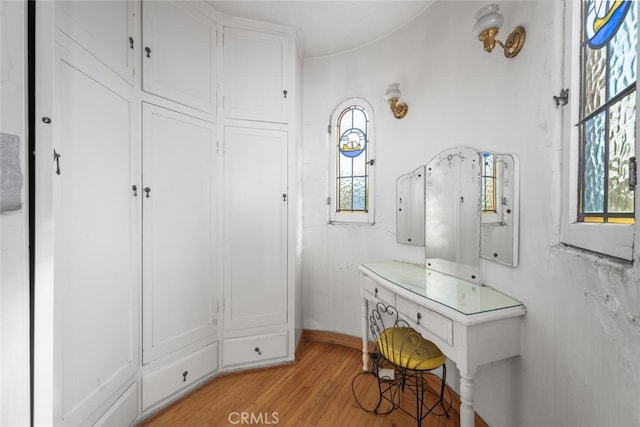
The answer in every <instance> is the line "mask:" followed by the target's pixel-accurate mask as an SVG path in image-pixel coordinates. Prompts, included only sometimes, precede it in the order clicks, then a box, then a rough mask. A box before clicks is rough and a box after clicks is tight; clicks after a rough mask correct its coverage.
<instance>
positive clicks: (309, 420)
mask: <svg viewBox="0 0 640 427" xmlns="http://www.w3.org/2000/svg"><path fill="white" fill-rule="evenodd" d="M301 353H302V354H301V355H300V357H299V360H298V361H297V363H294V364H290V365H286V366H279V367H273V368H264V369H258V370H252V371H245V372H239V373H231V374H225V375H222V376H220V377H217V378H215V379H214V380H213V381H211V382H210V383H209V384H207V385H205V386H203V387H201V388H200V389H198V390H196V391H194V392H193V393H191V394H189V395H188V396H186V397H184V398H183V399H181V400H180V401H178V402H177V403H175V404H174V405H172V406H170V407H168V408H167V409H165V410H164V411H162V412H160V413H158V414H157V415H155V416H153V417H152V418H150V419H148V420H146V421H145V422H144V424H143V426H146V427H169V426H170V427H178V426H180V427H183V426H184V427H200V426H212V427H222V426H248V425H263V426H264V425H270V426H275V425H277V426H295V427H306V426H317V427H325V426H326V427H342V426H349V427H360V426H363V427H364V426H366V427H405V426H406V427H412V426H415V425H416V422H415V420H413V419H412V418H411V417H409V416H408V415H406V414H404V413H403V412H401V411H398V410H396V411H394V412H392V413H391V414H389V415H384V416H381V415H374V414H371V413H367V412H365V411H364V410H362V409H361V408H360V407H359V406H358V404H357V403H356V400H355V399H354V396H353V392H352V380H353V378H354V377H356V376H357V375H358V374H359V373H360V372H361V370H362V353H361V351H360V350H356V349H354V348H349V347H346V346H343V345H339V344H335V343H327V342H318V341H305V343H304V347H303V350H302V352H301ZM355 389H356V392H357V394H358V396H359V399H360V401H361V402H362V403H363V404H364V405H365V406H366V405H367V404H368V403H369V402H371V401H372V399H374V398H375V397H376V394H377V385H376V382H375V377H373V376H372V375H361V376H358V379H357V380H356V381H355ZM456 398H457V396H454V408H452V409H451V412H450V417H449V418H447V417H437V416H432V415H430V416H428V417H427V418H426V419H425V421H424V422H423V426H424V427H457V426H459V422H458V420H459V415H458V412H457V411H456V409H455V405H456ZM458 402H459V400H458ZM458 404H459V403H458ZM243 414H244V415H243ZM243 416H244V417H245V418H244V422H243V419H242V417H243ZM476 426H486V424H485V423H484V422H483V421H482V420H481V419H480V418H479V417H476Z"/></svg>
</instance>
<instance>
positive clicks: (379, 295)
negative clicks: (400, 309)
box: [362, 276, 396, 305]
mask: <svg viewBox="0 0 640 427" xmlns="http://www.w3.org/2000/svg"><path fill="white" fill-rule="evenodd" d="M362 280H363V281H364V297H365V298H366V299H368V300H369V301H373V302H378V301H382V302H384V303H385V304H388V305H395V304H396V294H395V293H393V292H391V291H390V290H389V289H387V288H385V287H384V286H381V285H380V284H378V283H376V282H374V281H373V280H371V279H370V278H369V277H367V276H363V279H362Z"/></svg>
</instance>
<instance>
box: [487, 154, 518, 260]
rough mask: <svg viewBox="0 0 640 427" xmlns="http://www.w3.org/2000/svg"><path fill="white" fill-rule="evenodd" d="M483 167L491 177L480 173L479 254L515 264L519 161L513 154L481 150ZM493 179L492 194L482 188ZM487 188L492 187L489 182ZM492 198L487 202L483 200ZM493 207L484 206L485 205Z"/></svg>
mask: <svg viewBox="0 0 640 427" xmlns="http://www.w3.org/2000/svg"><path fill="white" fill-rule="evenodd" d="M481 160H482V162H483V170H484V168H485V167H487V168H488V169H493V171H494V173H493V178H489V177H487V176H486V175H487V174H485V173H483V178H482V180H483V185H482V189H483V194H482V197H483V199H482V206H483V212H482V220H481V223H482V225H481V231H480V235H481V237H480V239H481V244H480V256H481V257H482V258H486V259H488V260H491V261H495V262H498V263H500V264H504V265H508V266H511V267H517V266H518V246H519V230H520V227H519V222H520V182H519V181H520V160H519V158H518V156H516V155H515V154H492V153H487V152H484V153H482V156H481ZM491 179H493V180H495V186H494V188H495V193H492V192H491V191H489V192H487V191H484V190H485V189H486V188H487V181H490V180H491ZM488 187H490V188H491V187H492V185H491V184H489V185H488ZM489 197H492V198H493V199H494V200H492V201H491V202H490V203H486V201H485V199H486V198H489ZM487 207H488V208H493V209H485V208H487Z"/></svg>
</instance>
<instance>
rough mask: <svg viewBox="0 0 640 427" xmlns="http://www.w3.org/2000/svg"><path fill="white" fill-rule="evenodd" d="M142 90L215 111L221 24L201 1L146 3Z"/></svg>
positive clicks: (213, 112) (204, 109)
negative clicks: (218, 44)
mask: <svg viewBox="0 0 640 427" xmlns="http://www.w3.org/2000/svg"><path fill="white" fill-rule="evenodd" d="M142 28H143V33H142V46H143V49H142V89H143V90H144V91H146V92H149V93H152V94H154V95H158V96H161V97H164V98H167V99H170V100H173V101H176V102H179V103H181V104H184V105H187V106H190V107H193V108H197V109H199V110H203V111H207V112H210V113H212V114H215V113H216V105H217V104H216V91H217V86H216V80H217V47H216V38H217V22H216V21H215V20H214V19H213V18H212V17H211V16H210V14H209V15H206V14H205V12H204V10H203V8H202V7H198V3H195V2H186V1H168V0H163V1H154V0H150V1H143V2H142Z"/></svg>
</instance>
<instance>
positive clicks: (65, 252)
mask: <svg viewBox="0 0 640 427" xmlns="http://www.w3.org/2000/svg"><path fill="white" fill-rule="evenodd" d="M54 76H55V79H54V83H53V89H54V92H55V93H57V94H58V95H57V98H56V102H55V103H54V105H53V110H51V113H52V114H51V116H48V117H49V118H50V119H51V120H52V124H54V125H55V127H54V138H53V143H54V150H55V152H54V151H52V153H51V154H52V155H51V157H49V159H53V160H54V162H53V164H52V165H50V164H49V163H50V161H48V162H47V166H52V169H50V172H51V174H52V202H53V203H52V217H53V218H54V221H53V223H52V225H53V230H52V231H53V253H52V256H53V265H52V267H53V283H54V296H53V304H54V307H53V324H54V329H53V334H54V335H53V340H54V349H55V353H54V355H53V363H54V368H53V369H54V371H55V372H57V373H58V374H59V377H58V378H57V380H58V381H57V382H56V383H54V393H55V394H56V395H57V397H58V398H59V399H60V406H61V407H60V415H61V419H62V425H65V426H66V425H69V426H74V425H81V424H83V423H85V422H86V420H87V419H91V417H92V416H94V414H95V413H96V411H99V410H100V408H101V407H102V406H103V404H104V402H105V401H109V400H112V401H113V400H115V398H117V397H118V394H119V393H124V392H125V391H126V390H129V389H130V387H133V388H134V389H135V388H136V385H135V378H136V373H137V370H138V366H139V359H138V348H139V345H138V337H139V320H138V313H139V309H138V305H139V298H138V295H139V280H138V279H139V256H138V254H139V251H140V241H139V235H140V227H139V223H140V221H139V215H140V203H139V199H137V198H136V197H135V196H134V194H133V193H132V192H131V190H130V188H131V183H132V182H136V181H137V179H138V178H137V176H136V175H137V174H138V172H139V170H140V168H139V165H138V166H136V163H137V160H138V159H137V153H136V146H137V141H136V135H135V127H134V126H133V123H132V117H133V116H134V109H135V108H136V106H135V102H134V100H133V97H132V96H131V87H130V86H129V85H128V84H127V83H126V82H125V81H123V80H122V79H120V78H119V77H118V76H116V75H114V74H112V73H110V72H108V71H106V70H105V69H104V68H103V67H102V66H101V64H99V63H97V61H95V60H94V58H91V57H90V56H89V55H86V54H84V53H83V52H77V53H75V54H74V53H72V52H70V51H69V50H67V49H65V48H63V47H61V46H58V47H57V48H56V52H55V62H54ZM53 120H55V121H53ZM54 156H55V157H54ZM49 159H47V160H49ZM134 395H135V392H134Z"/></svg>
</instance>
